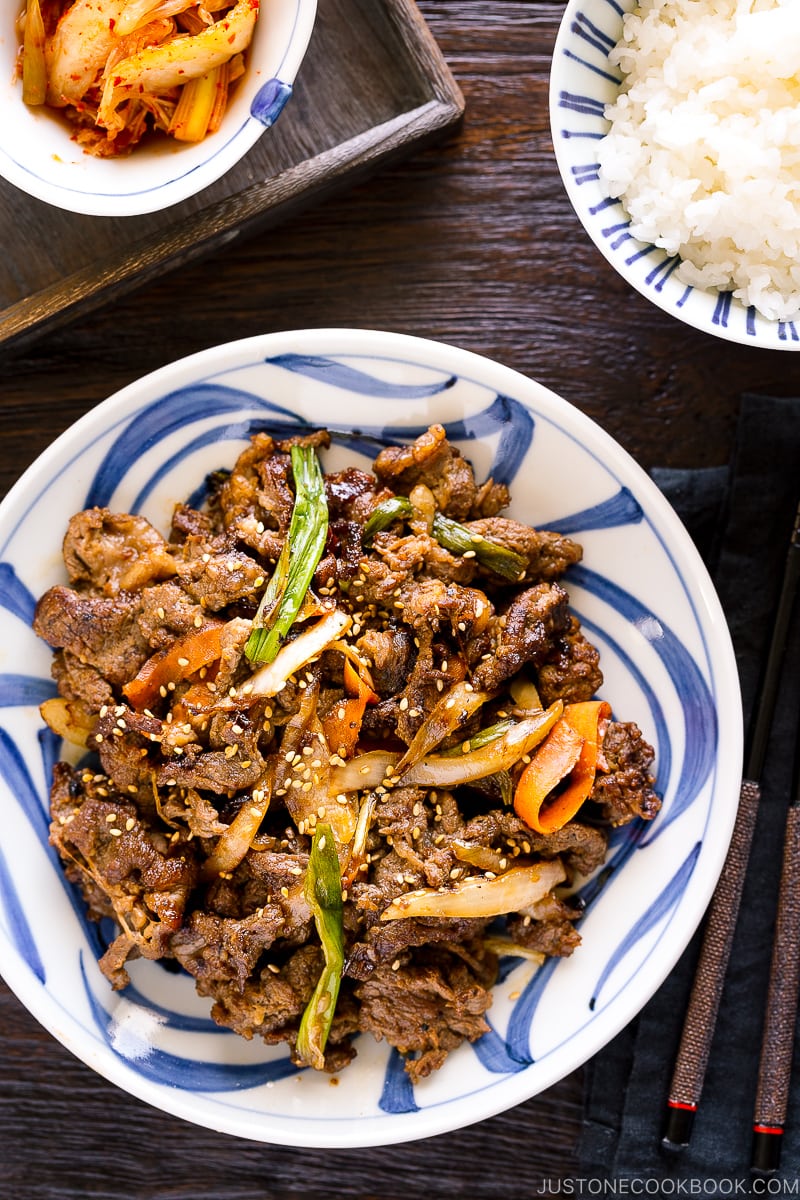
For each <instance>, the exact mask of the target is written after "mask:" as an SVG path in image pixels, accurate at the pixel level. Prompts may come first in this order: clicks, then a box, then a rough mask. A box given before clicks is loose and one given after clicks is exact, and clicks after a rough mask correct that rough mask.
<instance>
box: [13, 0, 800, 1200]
mask: <svg viewBox="0 0 800 1200" xmlns="http://www.w3.org/2000/svg"><path fill="white" fill-rule="evenodd" d="M419 7H420V10H421V12H422V14H423V16H424V17H425V19H426V20H427V22H428V25H429V27H430V29H431V31H432V32H433V34H434V36H435V37H436V39H437V41H438V42H439V45H440V47H441V48H442V50H443V52H444V54H445V57H446V59H447V61H448V62H449V64H450V67H451V68H452V71H453V73H454V75H455V77H456V79H457V81H458V83H459V85H460V87H461V88H462V90H463V93H464V96H465V99H466V116H465V119H464V122H463V126H462V127H461V128H460V129H459V130H458V131H457V132H455V133H452V134H450V135H448V137H447V139H446V140H445V141H444V142H439V143H438V144H436V145H434V146H432V147H429V148H427V149H425V150H423V151H419V152H417V153H416V154H415V155H413V156H412V157H410V158H406V159H404V160H403V161H402V162H401V163H400V164H399V165H395V166H392V167H391V168H385V169H384V170H383V172H382V173H381V174H379V175H377V176H373V177H372V178H370V179H368V180H367V181H365V182H362V183H360V184H358V185H357V186H353V187H351V188H350V189H349V190H347V191H346V192H344V193H340V194H339V195H337V196H336V197H335V198H332V199H327V200H326V201H324V202H323V203H320V204H318V205H316V206H315V207H313V208H311V209H309V210H306V211H305V212H304V213H302V214H301V215H298V216H296V217H294V218H291V219H289V220H288V221H286V222H284V223H283V224H281V226H280V227H279V228H277V229H272V230H270V231H268V232H265V233H263V234H261V235H259V236H257V237H255V238H252V239H249V240H247V241H244V242H239V243H236V244H234V245H233V246H232V247H230V248H228V249H223V250H220V251H219V252H217V253H216V254H215V255H214V256H213V257H211V258H208V259H205V260H204V261H202V262H199V263H195V264H194V265H192V266H189V267H186V268H183V269H181V270H180V271H177V272H172V273H170V274H168V275H165V276H164V277H163V278H162V279H161V280H160V281H158V282H156V283H150V284H148V285H147V286H144V287H142V288H140V289H139V290H138V291H136V292H134V293H131V294H130V295H128V296H127V297H124V298H121V299H118V300H116V301H115V302H114V304H113V305H110V306H108V307H106V308H102V309H100V310H99V311H98V312H97V313H95V314H94V315H93V316H91V317H90V318H85V319H83V320H81V321H76V322H73V323H72V324H70V325H68V326H66V327H64V328H62V329H59V330H58V331H57V332H51V333H49V334H47V335H46V336H43V337H41V338H39V339H38V340H37V341H35V342H33V343H31V344H30V345H28V346H26V347H25V348H21V349H17V350H14V349H13V348H11V349H8V350H6V351H3V352H2V354H1V355H0V434H1V440H0V447H1V450H0V489H1V490H2V492H3V493H5V491H6V490H7V489H8V487H9V486H10V485H11V484H12V483H13V482H14V481H15V480H16V478H17V477H18V475H19V474H20V473H21V472H22V470H23V469H24V468H25V467H26V466H27V465H28V464H29V463H30V462H31V461H32V460H33V459H34V458H35V457H36V456H37V455H38V454H39V453H40V452H41V451H42V450H44V448H45V447H46V446H47V445H48V444H49V443H50V442H51V441H52V440H53V438H55V437H56V436H57V435H58V434H59V433H61V431H62V430H64V429H65V428H66V427H67V426H68V425H70V424H71V423H72V422H73V421H74V420H76V419H77V418H78V417H80V416H81V415H82V414H83V413H85V412H86V411H87V410H88V409H90V408H91V407H92V406H93V405H94V404H96V403H97V402H98V401H100V400H102V399H103V398H104V397H105V396H107V395H108V394H110V393H111V392H113V391H115V390H116V389H117V388H119V387H121V386H123V385H124V384H127V383H129V382H130V381H131V380H133V379H135V378H137V377H138V376H140V375H142V374H143V373H145V372H147V371H150V370H153V369H155V368H157V367H160V366H162V365H163V364H165V363H167V362H169V361H171V360H173V359H175V358H177V357H180V356H183V355H185V354H190V353H192V352H194V351H197V350H201V349H204V348H205V347H208V346H211V345H214V344H217V343H220V342H225V341H229V340H232V339H235V338H239V337H243V336H248V335H252V334H257V333H262V332H266V331H270V330H276V329H290V328H306V327H312V326H328V325H337V326H341V325H346V326H362V327H374V328H382V329H388V330H399V331H402V332H405V333H414V334H420V335H424V336H426V337H432V338H438V339H441V340H444V341H448V342H452V343H455V344H457V345H460V346H464V347H467V348H468V349H470V350H474V351H478V352H479V353H482V354H486V355H489V356H491V357H494V358H497V359H499V360H501V361H502V362H504V363H506V364H508V365H509V366H511V367H514V368H516V369H517V370H519V371H522V372H524V373H525V374H528V375H531V376H533V377H535V378H537V379H538V380H539V381H540V382H542V383H543V384H545V385H547V386H548V387H550V388H552V389H554V390H555V391H556V392H558V393H560V394H561V395H562V396H564V397H565V398H566V399H568V400H570V401H571V402H572V403H574V404H575V405H577V406H578V407H579V408H581V409H583V410H584V411H585V412H586V413H588V414H589V415H590V416H591V417H593V418H594V419H595V420H596V421H598V422H599V424H600V425H602V426H603V427H604V428H605V429H606V430H607V431H608V432H609V433H611V434H612V435H613V436H614V437H615V438H617V439H618V440H619V441H620V442H621V443H622V444H623V445H624V446H625V447H626V448H627V449H628V450H629V451H631V452H632V453H633V455H634V456H635V457H636V458H637V459H638V460H639V461H640V462H641V463H642V464H643V465H644V466H645V467H650V466H652V465H655V464H670V465H686V466H700V465H710V464H719V463H723V462H725V461H726V459H727V457H728V455H729V452H730V449H731V439H732V433H733V428H734V422H735V415H736V411H737V402H738V396H739V394H740V393H741V391H742V390H762V391H771V392H774V393H776V394H780V395H791V394H798V393H800V354H791V353H781V352H779V351H758V350H755V349H753V348H750V347H745V346H737V345H734V344H730V343H726V342H723V341H718V340H715V339H713V338H711V337H709V336H706V335H704V334H700V333H695V332H693V331H692V330H690V329H688V328H687V327H685V326H683V325H682V324H681V323H679V322H678V321H676V320H675V319H673V318H672V317H670V316H667V315H666V314H664V313H662V312H661V311H660V310H658V309H656V308H655V307H654V306H652V305H650V304H649V303H648V302H646V301H645V300H644V299H643V298H641V297H639V296H638V295H637V294H635V293H633V292H631V291H629V290H628V289H627V288H626V287H625V286H624V285H623V284H622V282H621V281H620V280H619V279H617V278H616V277H615V275H614V274H613V273H612V272H611V269H610V268H609V267H608V266H607V265H606V263H605V260H604V259H603V258H602V257H601V256H600V254H599V252H598V251H596V250H595V249H594V247H593V246H592V245H591V243H590V242H589V241H588V239H585V238H580V237H579V238H578V239H577V240H574V237H573V235H574V233H575V229H576V219H575V217H574V216H573V213H572V211H571V209H570V206H569V203H568V201H567V198H566V195H565V193H564V191H563V190H562V186H561V183H560V180H559V177H558V173H557V170H556V165H555V160H554V157H553V151H552V144H551V139H550V132H549V123H548V110H547V88H548V75H549V65H550V56H551V52H552V49H553V44H554V40H555V36H556V31H557V28H558V23H559V20H560V17H561V12H562V8H563V5H562V4H561V3H556V2H554V0H421V2H420V5H419ZM566 245H569V246H570V252H569V256H568V257H567V256H564V255H562V254H561V253H560V248H561V247H562V246H566ZM62 515H63V514H54V519H56V520H59V521H60V520H61V518H62ZM580 1120H581V1078H580V1074H579V1073H576V1074H574V1075H572V1076H570V1077H569V1078H567V1079H565V1080H563V1081H562V1082H561V1083H559V1084H558V1085H556V1086H555V1087H553V1088H551V1089H549V1090H548V1091H547V1092H545V1093H544V1094H543V1095H541V1096H538V1097H536V1098H534V1099H532V1100H530V1101H528V1102H527V1103H525V1104H522V1105H520V1106H519V1107H518V1108H516V1109H514V1110H512V1111H510V1112H508V1113H506V1114H504V1115H501V1116H498V1117H495V1118H493V1119H491V1120H489V1121H486V1122H484V1123H482V1124H480V1125H477V1126H473V1127H472V1128H470V1129H466V1130H463V1131H462V1132H460V1133H456V1134H450V1135H444V1136H440V1137H437V1138H432V1139H430V1140H428V1141H422V1142H417V1143H414V1144H411V1145H410V1146H407V1147H389V1148H386V1149H382V1150H369V1151H340V1152H318V1153H309V1152H303V1151H296V1150H292V1149H283V1148H277V1147H275V1148H273V1147H269V1146H263V1145H257V1144H252V1143H247V1142H240V1141H238V1140H236V1139H234V1138H229V1137H226V1136H223V1135H215V1134H211V1133H206V1132H204V1131H202V1130H199V1129H197V1128H195V1127H193V1126H190V1125H188V1124H185V1123H183V1122H181V1121H179V1120H174V1119H170V1118H169V1117H165V1116H164V1115H162V1114H161V1113H158V1112H156V1111H155V1110H152V1109H150V1108H149V1107H147V1106H146V1105H144V1104H142V1103H140V1102H139V1101H137V1100H134V1099H132V1098H130V1097H128V1096H127V1095H125V1094H123V1093H122V1092H120V1091H118V1090H117V1089H116V1088H114V1087H113V1086H111V1085H110V1084H108V1083H106V1082H105V1081H104V1080H102V1079H100V1078H99V1077H97V1076H96V1075H95V1074H93V1073H92V1072H91V1071H90V1070H88V1069H87V1068H86V1067H84V1066H83V1065H82V1064H81V1063H79V1062H78V1061H77V1060H75V1059H74V1058H73V1057H72V1056H71V1055H70V1054H69V1053H68V1052H67V1051H66V1050H64V1049H62V1048H61V1046H60V1045H59V1044H58V1043H56V1042H55V1041H54V1040H53V1039H52V1038H51V1037H50V1036H49V1035H48V1034H47V1033H46V1032H45V1031H44V1030H43V1029H41V1028H39V1026H38V1025H37V1024H36V1022H35V1021H34V1020H33V1019H32V1018H31V1017H30V1016H29V1015H28V1014H27V1012H26V1011H25V1010H24V1009H23V1007H22V1006H21V1004H20V1003H19V1002H18V1001H17V999H16V998H15V997H14V996H13V995H12V994H11V993H10V992H9V991H8V990H7V989H6V988H5V987H4V986H3V985H0V1162H1V1163H2V1165H1V1166H0V1200H17V1198H19V1197H25V1198H26V1200H45V1198H47V1200H73V1198H74V1200H78V1198H81V1200H82V1198H88V1197H92V1198H100V1197H109V1198H111V1197H113V1198H114V1200H119V1198H120V1197H123V1198H136V1200H138V1198H142V1200H145V1198H147V1200H150V1198H156V1197H157V1198H158V1200H182V1198H184V1197H185V1198H187V1200H211V1198H212V1197H213V1198H215V1200H216V1198H219V1200H222V1198H223V1197H224V1198H225V1200H251V1198H255V1197H279V1196H280V1197H283V1196H298V1197H300V1196H303V1197H312V1196H321V1195H325V1194H327V1195H334V1196H346V1197H360V1198H362V1200H366V1198H367V1197H381V1198H382V1200H388V1198H394V1197H401V1196H402V1197H417V1196H419V1197H426V1198H427V1197H438V1196H445V1195H448V1196H451V1195H453V1194H454V1193H455V1194H456V1195H457V1194H459V1193H461V1192H462V1191H463V1192H464V1194H468V1195H470V1196H472V1197H502V1196H508V1197H512V1196H513V1197H515V1200H516V1198H518V1197H531V1196H534V1195H536V1194H537V1193H538V1192H539V1191H540V1190H544V1189H548V1190H550V1191H551V1192H554V1191H556V1190H557V1189H558V1186H559V1185H558V1181H559V1180H563V1179H572V1178H574V1176H575V1175H576V1173H577V1160H576V1158H575V1141H576V1137H577V1134H578V1131H579V1127H580Z"/></svg>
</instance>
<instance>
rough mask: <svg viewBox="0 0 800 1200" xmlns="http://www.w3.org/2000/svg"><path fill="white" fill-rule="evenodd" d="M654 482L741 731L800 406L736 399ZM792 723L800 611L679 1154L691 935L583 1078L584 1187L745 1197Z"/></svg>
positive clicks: (797, 1170)
mask: <svg viewBox="0 0 800 1200" xmlns="http://www.w3.org/2000/svg"><path fill="white" fill-rule="evenodd" d="M653 477H654V479H655V481H656V483H657V484H658V485H659V487H660V488H661V490H662V491H663V492H664V494H665V495H666V496H667V498H668V499H669V500H670V502H671V503H672V505H673V507H674V508H675V509H676V511H677V512H678V514H679V515H680V516H681V518H682V519H683V521H684V524H685V525H686V527H687V529H688V530H689V532H690V534H691V535H692V537H693V538H694V540H695V542H696V545H697V547H698V549H699V551H700V553H701V554H702V556H703V558H704V559H705V561H706V563H707V565H708V567H709V569H710V571H711V573H712V577H713V578H714V582H715V585H716V588H717V591H718V593H719V596H720V600H721V602H722V605H723V608H724V611H725V614H726V617H727V620H728V624H729V627H730V631H731V636H732V639H733V644H734V649H735V652H736V658H737V664H738V668H739V674H740V679H741V685H742V693H743V704H744V714H745V729H747V725H748V722H749V720H750V714H751V711H752V708H753V704H754V698H755V693H756V691H757V687H758V683H759V678H760V673H761V664H762V661H763V658H764V656H765V653H766V648H767V644H768V640H769V635H770V631H771V628H772V618H773V613H774V610H775V605H776V603H777V596H778V592H779V589H780V583H781V576H782V572H783V566H784V562H785V558H786V553H787V549H788V539H789V535H790V532H791V529H792V523H793V519H794V515H795V511H796V507H797V503H798V498H800V399H786V398H782V399H775V398H772V397H767V396H757V395H746V396H743V397H742V400H741V408H740V414H739V420H738V426H737V437H736V445H735V450H734V454H733V458H732V462H731V464H730V466H729V467H726V468H720V469H711V470H700V471H681V470H671V469H670V470H659V471H654V472H653ZM799 712H800V605H798V606H797V608H796V612H795V621H794V627H793V631H792V633H791V635H790V643H789V645H788V647H787V653H786V656H785V660H784V670H783V674H782V682H781V691H780V695H779V698H778V705H777V711H776V716H775V720H774V723H773V731H772V736H771V739H770V745H769V751H768V758H767V764H766V767H765V771H764V775H763V779H762V784H763V788H762V799H761V803H760V807H759V812H758V818H757V824H756V830H755V835H754V840H753V847H752V851H751V856H750V864H749V869H748V873H747V877H746V881H745V888H744V893H743V896H742V905H741V910H740V914H739V921H738V924H737V929H736V934H735V938H734V943H733V948H732V953H731V960H730V965H729V970H728V974H727V976H726V983H725V989H724V992H723V995H722V1001H721V1004H720V1011H719V1016H718V1021H717V1028H716V1033H715V1037H714V1042H713V1045H712V1048H711V1055H710V1061H709V1067H708V1072H707V1074H706V1079H705V1084H704V1088H703V1094H702V1098H701V1101H700V1106H699V1109H698V1112H697V1116H696V1118H695V1122H694V1130H693V1133H692V1138H691V1142H690V1145H689V1146H688V1147H687V1148H685V1149H683V1150H681V1151H679V1152H677V1153H676V1152H674V1151H673V1152H672V1153H669V1152H667V1151H665V1150H663V1149H662V1147H661V1138H662V1135H663V1123H664V1115H665V1105H666V1099H667V1094H668V1091H669V1085H670V1081H671V1078H672V1069H673V1065H674V1060H675V1055H676V1052H677V1048H678V1043H679V1040H680V1034H681V1028H682V1023H683V1017H684V1013H685V1010H686V1004H687V1000H688V995H689V991H690V988H691V985H692V979H693V973H694V966H695V962H696V959H697V954H698V949H699V941H700V934H701V931H698V934H697V935H695V937H694V938H693V940H692V942H691V943H690V945H689V947H688V948H687V950H686V952H685V953H684V954H683V956H682V958H681V959H680V961H679V962H678V964H677V966H676V967H675V968H674V970H673V971H672V973H671V974H670V975H669V977H668V978H667V979H666V981H665V982H664V984H663V985H662V987H661V988H660V989H659V991H658V992H657V993H656V995H655V996H654V997H653V998H652V1000H651V1001H650V1002H649V1003H648V1004H647V1006H646V1007H645V1008H644V1009H643V1010H642V1012H641V1013H640V1014H639V1015H638V1017H637V1018H635V1019H634V1021H633V1022H631V1024H629V1025H628V1026H627V1027H626V1028H625V1029H624V1030H623V1031H622V1032H621V1033H620V1034H619V1035H618V1036H617V1037H616V1038H615V1039H614V1041H612V1042H611V1043H610V1044H609V1045H608V1046H607V1047H606V1048H604V1049H603V1050H602V1051H601V1052H600V1053H599V1054H597V1055H596V1056H595V1058H594V1059H593V1060H592V1061H591V1062H590V1063H589V1064H588V1065H587V1068H586V1072H585V1080H586V1085H585V1086H586V1090H585V1107H584V1123H583V1128H582V1133H581V1137H580V1142H579V1146H578V1157H579V1162H580V1165H581V1168H582V1170H583V1171H584V1173H585V1175H586V1176H587V1177H589V1178H590V1179H592V1178H596V1179H597V1178H602V1179H606V1180H608V1179H624V1178H625V1177H627V1178H628V1186H632V1183H631V1181H632V1180H633V1179H634V1178H637V1177H638V1179H639V1180H640V1181H645V1182H640V1183H639V1184H638V1187H639V1188H640V1189H642V1188H646V1189H648V1190H647V1191H642V1194H664V1195H666V1194H668V1193H669V1194H670V1195H682V1194H686V1195H689V1194H693V1193H692V1191H691V1189H692V1188H694V1189H695V1191H696V1192H697V1194H702V1195H712V1194H717V1195H723V1194H727V1195H738V1194H743V1195H747V1194H750V1187H751V1176H750V1170H749V1167H750V1152H751V1143H752V1122H753V1103H754V1099H755V1093H756V1080H757V1074H758V1060H759V1052H760V1045H761V1033H762V1024H763V1014H764V1005H765V1001H766V993H767V986H768V977H769V968H770V958H771V948H772V933H773V927H774V916H775V909H776V898H777V889H778V882H779V878H780V869H781V856H782V852H783V826H784V821H785V816H786V806H787V804H788V802H789V800H790V797H791V789H792V767H793V755H794V743H795V738H796V732H797V721H798V713H799ZM710 836H713V830H712V831H711V834H710ZM799 1176H800V1052H796V1053H795V1061H794V1071H793V1077H792V1090H791V1096H790V1105H789V1112H788V1116H787V1123H786V1131H785V1133H784V1138H783V1150H782V1155H781V1166H780V1170H779V1172H778V1173H777V1174H776V1175H774V1176H772V1177H770V1179H769V1180H765V1179H763V1178H762V1179H761V1180H760V1185H761V1186H762V1187H764V1186H765V1185H766V1184H769V1190H768V1191H767V1190H764V1191H763V1193H762V1194H764V1195H776V1194H777V1195H782V1194H787V1195H788V1194H796V1192H791V1193H790V1191H784V1184H786V1183H788V1182H789V1181H793V1184H792V1186H793V1187H794V1188H795V1189H796V1187H797V1180H798V1177H799ZM653 1177H655V1178H657V1179H660V1180H662V1183H661V1184H659V1185H658V1190H657V1191H656V1190H655V1188H656V1185H655V1184H652V1183H648V1182H646V1181H648V1180H651V1179H652V1178H653ZM779 1180H780V1181H781V1183H780V1184H779V1183H778V1181H779ZM700 1181H704V1182H703V1183H702V1184H701V1182H700ZM710 1181H716V1183H713V1184H712V1183H711V1182H710ZM745 1186H746V1188H747V1190H743V1189H744V1187H745ZM757 1187H758V1185H757ZM701 1189H702V1190H701ZM590 1190H591V1189H590ZM598 1194H599V1193H598ZM753 1194H755V1193H753Z"/></svg>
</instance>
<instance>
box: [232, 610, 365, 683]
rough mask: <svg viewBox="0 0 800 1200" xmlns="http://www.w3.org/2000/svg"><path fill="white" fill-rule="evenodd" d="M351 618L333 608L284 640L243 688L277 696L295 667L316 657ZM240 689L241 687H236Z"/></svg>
mask: <svg viewBox="0 0 800 1200" xmlns="http://www.w3.org/2000/svg"><path fill="white" fill-rule="evenodd" d="M350 624H351V618H350V617H349V616H348V615H347V613H345V612H342V610H341V609H339V608H335V609H333V611H332V612H329V613H328V614H327V616H324V617H323V618H322V620H321V621H317V623H316V625H312V626H311V628H310V629H306V630H304V631H303V632H302V633H301V634H298V636H297V637H296V638H293V639H292V641H291V642H286V643H285V644H284V645H283V646H282V647H281V649H280V650H279V651H278V653H277V655H276V656H275V658H274V659H273V661H272V662H271V663H267V664H266V666H263V667H261V668H260V669H259V670H258V671H256V673H255V675H251V676H250V678H249V679H248V681H247V683H246V684H245V685H244V688H245V689H246V690H247V693H248V694H249V695H252V696H277V694H278V692H279V691H281V689H282V688H284V687H285V686H286V684H287V682H288V681H289V679H291V677H292V675H294V674H295V673H296V672H297V671H299V670H300V668H301V667H304V666H305V665H306V663H309V662H311V660H312V659H313V658H317V656H318V655H320V654H321V653H322V651H323V650H325V649H327V647H328V646H330V644H331V642H335V641H336V640H337V638H339V637H341V635H342V634H343V633H344V632H345V630H346V629H349V627H350ZM239 690H243V689H239Z"/></svg>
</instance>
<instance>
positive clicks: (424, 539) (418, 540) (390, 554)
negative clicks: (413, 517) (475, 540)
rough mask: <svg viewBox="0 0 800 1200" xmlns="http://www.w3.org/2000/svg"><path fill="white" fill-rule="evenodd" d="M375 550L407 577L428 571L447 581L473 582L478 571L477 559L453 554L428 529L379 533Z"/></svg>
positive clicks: (432, 576) (393, 567)
mask: <svg viewBox="0 0 800 1200" xmlns="http://www.w3.org/2000/svg"><path fill="white" fill-rule="evenodd" d="M372 546H373V551H374V553H375V554H377V555H379V556H380V557H381V558H382V559H383V561H384V562H385V563H386V565H387V566H388V567H389V570H390V571H391V572H392V574H393V575H395V576H402V577H403V578H405V579H406V580H408V579H412V578H415V577H417V576H420V575H425V576H427V577H429V578H431V579H441V580H443V581H444V582H445V583H465V584H469V583H472V581H473V579H474V578H475V576H476V575H477V573H478V567H477V563H476V560H475V559H472V558H464V557H463V555H457V554H451V553H450V551H449V550H445V548H444V547H443V546H441V545H440V544H439V542H437V541H436V539H435V538H433V537H431V536H430V534H428V533H414V534H406V535H404V536H402V537H398V536H397V535H396V534H393V533H379V534H376V535H375V537H374V538H373V542H372Z"/></svg>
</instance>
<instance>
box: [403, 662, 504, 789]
mask: <svg viewBox="0 0 800 1200" xmlns="http://www.w3.org/2000/svg"><path fill="white" fill-rule="evenodd" d="M491 695H492V693H491V692H479V691H476V690H475V688H473V686H472V684H470V683H456V684H454V685H453V687H451V688H450V690H449V691H448V692H446V693H445V694H444V695H443V696H442V697H441V699H440V700H439V701H438V702H437V704H436V705H435V707H434V708H433V709H432V711H431V712H430V714H429V715H428V716H427V717H426V719H425V721H424V722H423V723H422V725H420V727H419V729H418V730H417V733H416V736H415V737H414V740H413V741H412V743H411V745H410V746H409V747H408V749H407V750H406V752H405V754H404V755H403V757H402V758H401V759H400V761H399V763H398V764H397V774H398V775H402V773H403V772H404V771H406V770H407V769H408V768H409V767H412V766H413V765H414V764H415V763H418V762H419V760H420V759H421V758H424V756H425V755H426V754H429V753H430V751H431V750H433V748H434V747H435V746H438V745H439V743H440V742H442V741H444V739H445V738H446V737H447V735H448V734H450V733H452V732H453V730H454V729H458V727H459V726H460V725H461V726H463V725H465V724H466V722H467V721H468V720H469V718H470V717H471V716H472V715H473V713H475V712H477V711H478V709H479V708H480V707H481V706H482V705H483V704H485V703H486V701H487V700H489V699H491Z"/></svg>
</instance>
